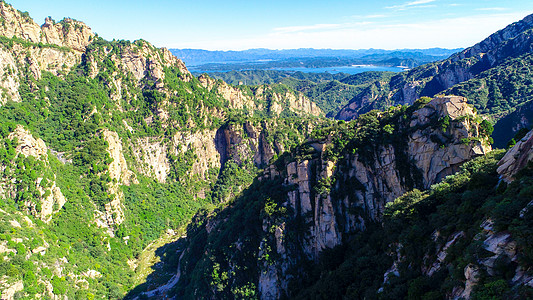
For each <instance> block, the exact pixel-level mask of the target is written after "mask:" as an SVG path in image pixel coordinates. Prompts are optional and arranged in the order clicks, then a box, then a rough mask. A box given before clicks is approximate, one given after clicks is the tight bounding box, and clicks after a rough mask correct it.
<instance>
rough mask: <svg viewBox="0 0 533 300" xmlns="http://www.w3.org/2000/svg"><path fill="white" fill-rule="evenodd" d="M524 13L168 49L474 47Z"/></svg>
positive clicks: (327, 28)
mask: <svg viewBox="0 0 533 300" xmlns="http://www.w3.org/2000/svg"><path fill="white" fill-rule="evenodd" d="M528 13H531V12H522V13H513V14H511V13H507V14H483V15H473V16H469V17H460V18H446V19H440V20H433V21H425V22H418V23H417V22H413V23H405V24H397V25H386V24H379V23H373V24H372V26H364V25H357V24H361V23H351V24H349V23H346V24H316V25H310V26H294V27H285V28H277V29H275V30H272V31H271V32H269V33H267V34H264V35H258V36H250V37H247V38H240V39H234V40H230V39H221V38H211V39H209V38H206V40H204V41H203V42H195V43H190V44H180V45H168V46H169V47H171V48H201V49H209V50H230V49H231V50H244V49H250V48H270V49H294V48H331V49H367V48H381V49H402V48H432V47H443V48H459V47H469V46H472V45H474V44H475V43H477V42H479V41H481V40H483V39H484V38H486V37H487V36H489V35H490V34H492V33H494V32H495V31H497V30H499V29H501V28H503V27H505V26H507V25H508V24H511V23H513V22H516V21H518V20H520V19H522V18H523V17H525V16H526V15H527V14H528ZM465 29H468V30H465Z"/></svg>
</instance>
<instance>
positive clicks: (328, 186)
mask: <svg viewBox="0 0 533 300" xmlns="http://www.w3.org/2000/svg"><path fill="white" fill-rule="evenodd" d="M429 100H430V99H422V100H421V101H419V102H416V103H415V105H414V106H412V107H410V108H407V109H406V107H403V108H392V109H390V110H389V111H386V112H383V113H379V112H376V111H373V112H371V113H369V114H366V115H363V116H361V117H360V118H359V119H358V120H357V121H354V122H351V123H348V124H341V123H340V124H337V125H335V126H333V127H332V128H328V129H324V130H319V131H317V132H315V134H314V135H313V136H314V137H315V138H314V139H311V140H309V141H308V142H306V143H304V144H302V145H301V146H300V147H298V148H297V150H296V151H294V152H293V153H290V154H286V155H284V156H281V157H280V158H278V160H277V161H276V162H275V163H274V164H272V165H270V167H268V168H267V169H266V170H265V171H264V172H263V173H262V175H260V176H259V177H258V178H257V180H255V181H254V184H253V185H252V186H250V188H248V189H247V190H245V191H244V192H243V194H242V195H241V196H239V197H237V198H236V199H235V202H234V203H233V204H232V205H231V206H229V207H228V208H227V209H224V210H220V211H216V212H214V213H212V214H207V215H198V216H196V217H195V220H194V222H193V223H192V224H191V225H189V228H188V231H187V238H186V244H185V245H183V246H182V248H181V249H179V251H181V253H182V254H181V255H180V257H181V258H180V260H179V266H180V269H179V270H180V274H181V277H180V279H179V281H178V282H177V284H176V285H175V287H174V293H175V295H176V296H177V297H179V298H186V299H189V298H190V299H193V298H230V297H237V298H239V297H251V296H254V297H258V298H261V299H277V298H280V297H284V296H291V295H293V293H294V292H295V291H297V287H298V286H300V285H301V283H302V282H305V278H307V276H312V275H313V274H314V273H310V271H311V269H310V268H313V267H314V266H315V264H314V263H313V262H315V263H317V262H319V261H320V260H321V258H323V257H324V255H328V254H327V253H329V251H331V250H332V249H336V248H337V247H344V246H343V245H346V243H347V242H348V241H350V240H351V239H352V236H353V235H354V234H359V233H361V232H366V230H367V229H368V228H374V226H376V223H377V222H380V221H381V220H382V218H383V213H384V209H385V206H386V204H387V203H390V202H392V201H393V200H394V199H396V198H397V197H399V196H401V195H402V194H403V193H405V192H407V191H411V190H413V189H414V188H418V189H427V188H429V187H430V186H431V185H433V184H435V183H437V182H439V181H441V180H443V179H444V178H445V177H446V176H447V175H450V174H453V173H454V172H456V171H457V170H459V169H460V166H461V164H463V163H465V162H466V161H468V160H470V159H472V158H473V157H476V156H479V155H483V154H485V153H487V152H488V151H490V146H488V144H487V143H488V135H490V130H489V129H488V127H486V121H482V120H481V119H480V118H479V117H477V116H476V115H475V113H474V111H473V110H472V108H471V107H469V106H467V105H466V99H464V98H461V97H445V98H435V99H433V100H432V101H429ZM339 259H340V260H342V258H339ZM316 266H317V267H318V268H319V267H320V266H321V265H316ZM205 274H210V275H208V276H207V277H206V276H205ZM375 276H380V277H381V278H383V277H382V276H383V273H381V274H379V273H376V275H375ZM171 295H172V294H171Z"/></svg>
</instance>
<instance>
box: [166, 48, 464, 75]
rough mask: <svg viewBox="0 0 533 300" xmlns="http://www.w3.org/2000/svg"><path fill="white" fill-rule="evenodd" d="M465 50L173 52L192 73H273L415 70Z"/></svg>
mask: <svg viewBox="0 0 533 300" xmlns="http://www.w3.org/2000/svg"><path fill="white" fill-rule="evenodd" d="M461 50H462V49H443V48H431V49H400V50H383V49H361V50H334V49H309V48H302V49H290V50H270V49H250V50H244V51H208V50H199V49H170V52H172V54H174V55H176V56H177V57H178V58H180V59H182V60H183V61H184V62H185V64H187V66H189V68H190V69H191V71H193V72H194V71H197V70H198V71H225V70H226V71H228V70H242V69H271V68H281V67H295V66H299V67H308V68H316V67H333V66H346V65H351V64H375V65H382V66H397V65H404V66H407V67H416V66H419V65H421V64H424V63H428V62H433V61H436V60H441V59H445V58H448V57H449V56H450V55H452V54H453V53H456V52H458V51H461Z"/></svg>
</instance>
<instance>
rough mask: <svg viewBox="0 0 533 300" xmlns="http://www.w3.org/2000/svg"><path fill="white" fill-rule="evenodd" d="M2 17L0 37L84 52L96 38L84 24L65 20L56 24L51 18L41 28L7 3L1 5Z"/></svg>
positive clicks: (25, 14)
mask: <svg viewBox="0 0 533 300" xmlns="http://www.w3.org/2000/svg"><path fill="white" fill-rule="evenodd" d="M0 16H1V18H2V23H1V24H0V35H2V36H5V37H7V38H12V37H16V38H20V39H23V40H27V41H29V42H32V43H36V44H38V43H42V44H50V45H55V46H59V47H67V48H71V49H72V50H75V51H78V52H84V51H85V48H86V47H87V46H88V45H89V44H90V43H91V40H92V38H93V37H94V33H93V32H92V30H91V28H89V27H88V26H87V25H85V24H84V23H83V22H80V21H76V20H72V19H70V18H65V19H63V20H62V21H61V22H59V23H55V21H54V20H52V19H51V18H46V19H45V23H44V24H43V25H42V26H39V25H37V23H35V21H33V19H32V18H31V17H30V16H29V15H28V13H22V12H20V11H18V10H16V9H15V8H13V7H12V6H10V5H8V4H6V3H5V2H2V3H0Z"/></svg>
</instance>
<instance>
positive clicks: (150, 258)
mask: <svg viewBox="0 0 533 300" xmlns="http://www.w3.org/2000/svg"><path fill="white" fill-rule="evenodd" d="M184 241H185V238H184V237H180V238H179V239H178V240H176V241H172V242H170V243H166V244H164V245H162V246H159V247H157V246H156V247H157V248H156V249H155V250H154V251H153V253H152V251H151V250H150V249H148V250H147V251H148V252H149V253H143V254H142V255H141V258H140V259H139V262H138V264H139V265H138V266H137V267H136V268H137V269H136V277H137V278H142V276H146V275H145V274H148V275H147V276H146V281H144V283H142V284H139V285H137V286H136V287H135V288H134V289H132V290H131V291H130V292H129V293H128V294H126V296H125V297H124V299H153V298H156V299H157V298H166V295H167V293H168V291H169V290H170V289H172V287H174V286H175V285H176V283H177V282H178V280H179V276H180V274H179V261H180V258H181V255H182V253H183V251H182V250H183V248H184ZM148 248H149V247H148ZM154 262H155V263H154ZM150 264H151V266H150Z"/></svg>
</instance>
